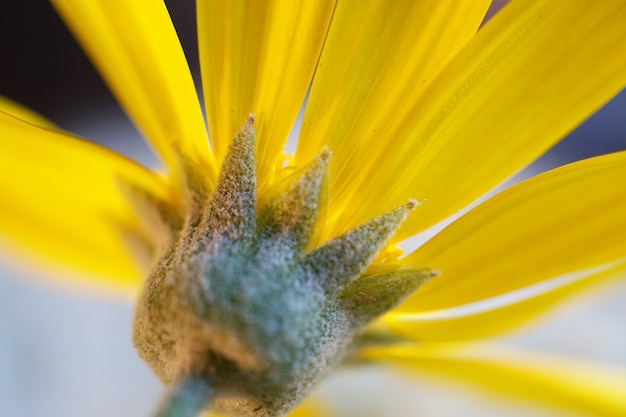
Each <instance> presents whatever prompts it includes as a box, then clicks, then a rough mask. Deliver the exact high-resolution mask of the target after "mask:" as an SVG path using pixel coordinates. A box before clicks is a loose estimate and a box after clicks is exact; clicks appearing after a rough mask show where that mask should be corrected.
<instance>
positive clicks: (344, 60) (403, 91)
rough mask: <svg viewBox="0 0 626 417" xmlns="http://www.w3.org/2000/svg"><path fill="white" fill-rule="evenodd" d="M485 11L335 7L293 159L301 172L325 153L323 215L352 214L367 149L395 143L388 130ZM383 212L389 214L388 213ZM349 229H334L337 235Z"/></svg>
mask: <svg viewBox="0 0 626 417" xmlns="http://www.w3.org/2000/svg"><path fill="white" fill-rule="evenodd" d="M489 3H490V2H489V1H488V0H477V1H464V2H459V1H452V0H449V1H394V2H389V1H385V0H372V1H358V2H357V1H341V2H339V3H338V5H337V9H336V11H335V14H334V16H333V22H332V25H331V28H330V31H329V34H328V39H327V41H326V44H325V46H324V50H323V53H322V56H321V57H320V63H319V66H318V68H317V71H316V73H315V79H314V82H313V85H312V87H311V93H310V97H309V99H308V102H307V107H306V111H305V116H304V121H303V123H302V129H301V132H300V140H299V141H298V150H297V154H296V162H297V163H298V164H300V165H302V164H305V163H307V162H308V161H310V160H311V159H312V158H313V157H314V156H315V155H316V154H317V153H318V152H319V150H320V149H321V148H322V147H323V146H324V145H328V146H329V147H330V149H331V150H332V152H333V159H332V161H331V174H332V175H331V192H330V196H331V199H332V200H331V204H332V206H331V208H332V210H331V212H334V213H336V212H338V211H339V210H347V211H350V212H354V210H351V209H350V208H348V207H345V205H347V204H351V203H349V200H350V198H351V196H352V194H353V193H356V194H358V193H361V192H362V191H363V190H359V191H356V190H355V189H353V188H352V186H353V185H354V184H355V182H356V181H358V180H359V179H361V177H362V172H363V171H364V170H367V169H369V168H370V167H369V166H368V161H370V160H372V157H373V154H372V153H371V150H372V148H373V147H376V144H381V143H382V144H386V145H387V146H391V144H392V142H395V141H397V140H399V138H393V139H392V138H391V137H390V136H389V133H388V131H389V129H390V126H391V125H393V124H394V122H395V121H396V120H398V119H401V118H403V117H406V116H407V115H406V112H407V110H409V109H410V105H411V104H412V103H414V102H415V101H416V100H417V99H418V98H419V97H420V96H421V95H422V94H423V93H424V91H425V90H426V88H427V87H428V86H429V85H430V84H431V82H432V80H433V78H434V77H435V76H436V75H437V74H438V73H439V72H440V71H441V69H442V68H443V67H444V66H445V65H446V64H447V63H448V62H449V61H450V59H451V58H452V57H453V56H454V55H455V54H456V53H457V52H458V50H459V49H460V48H461V47H462V46H463V45H465V44H466V43H467V41H468V40H469V39H471V37H472V36H473V35H474V34H475V32H476V30H477V29H478V27H479V25H480V22H481V21H482V19H483V16H484V15H485V12H486V10H487V8H488V7H489ZM377 149H378V148H377ZM381 168H382V169H385V167H381ZM372 174H373V173H372ZM377 174H378V173H376V174H373V175H377ZM372 180H375V179H374V178H369V179H368V181H372ZM368 193H369V191H368ZM355 198H356V199H357V200H358V199H359V197H358V196H357V197H355ZM407 199H408V198H405V201H406V200H407ZM389 204H390V205H388V207H389V208H391V207H395V206H393V205H391V203H389ZM397 205H399V204H396V206H397ZM377 208H378V207H377ZM371 213H372V212H371V211H370V214H371ZM371 217H373V216H372V215H370V216H368V218H371ZM331 220H332V219H331ZM363 220H366V219H361V221H363ZM357 223H360V222H350V225H347V224H344V223H342V224H341V225H336V226H335V227H336V228H340V229H341V230H340V231H343V230H347V229H348V228H350V226H354V225H355V224H357ZM336 233H337V232H336ZM336 233H335V234H336Z"/></svg>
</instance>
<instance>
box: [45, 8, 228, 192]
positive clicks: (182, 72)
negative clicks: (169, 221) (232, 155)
mask: <svg viewBox="0 0 626 417" xmlns="http://www.w3.org/2000/svg"><path fill="white" fill-rule="evenodd" d="M52 3H53V5H54V6H55V7H56V9H57V11H58V12H59V14H60V15H61V16H62V17H63V18H64V19H65V22H66V23H67V25H68V26H69V27H70V29H72V31H73V32H74V35H75V36H76V38H77V39H78V40H79V41H80V43H81V44H82V46H83V48H84V49H85V51H86V52H87V53H88V55H89V56H90V58H91V60H92V61H93V63H94V65H95V66H96V67H97V68H98V70H99V71H100V74H101V75H102V77H103V78H104V79H105V81H106V82H107V83H108V85H109V88H110V89H111V90H112V91H113V93H114V94H115V96H116V98H117V99H118V101H119V102H120V104H121V105H122V106H123V107H124V108H125V110H126V111H127V112H128V114H129V115H130V117H131V118H132V119H133V120H134V122H135V123H136V124H137V126H138V127H139V129H140V130H141V131H142V133H143V134H144V135H145V136H146V137H147V139H148V140H149V142H150V143H151V144H152V145H153V146H154V148H155V149H156V150H157V152H158V153H159V155H160V156H161V158H163V160H164V161H165V163H166V164H167V165H168V166H170V168H173V169H176V168H177V162H178V161H177V160H176V156H177V153H182V154H183V155H184V156H185V157H187V158H190V159H192V160H193V161H195V162H197V163H199V164H201V166H202V168H203V169H204V170H205V172H206V175H207V180H208V181H210V182H214V181H215V178H216V174H215V170H214V167H213V161H212V155H211V154H210V151H209V144H208V140H207V135H206V131H205V127H204V120H203V118H202V110H201V108H200V104H199V101H198V97H197V94H196V91H195V87H194V84H193V80H192V78H191V73H190V72H189V68H188V66H187V62H186V60H185V56H184V55H183V51H182V48H181V46H180V43H179V41H178V37H177V36H176V32H175V31H174V27H173V25H172V22H171V20H170V18H169V15H168V12H167V9H166V8H165V4H164V3H163V1H160V0H133V1H125V0H113V1H111V0H90V1H83V0H53V1H52Z"/></svg>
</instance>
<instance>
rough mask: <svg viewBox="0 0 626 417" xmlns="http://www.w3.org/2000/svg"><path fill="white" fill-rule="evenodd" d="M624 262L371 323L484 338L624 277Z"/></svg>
mask: <svg viewBox="0 0 626 417" xmlns="http://www.w3.org/2000/svg"><path fill="white" fill-rule="evenodd" d="M624 274H626V262H624V261H622V262H618V263H615V264H610V265H607V266H602V267H598V268H591V269H589V270H587V271H581V272H578V273H575V274H568V275H566V276H562V277H558V278H555V279H551V280H548V281H546V282H544V283H541V284H538V285H535V286H534V287H531V288H527V289H524V290H520V291H517V292H513V293H510V294H506V295H504V296H500V297H494V298H492V299H487V300H483V301H479V302H476V303H470V304H466V305H463V306H458V307H450V308H444V309H441V310H434V311H424V312H418V313H411V312H405V313H402V312H397V311H396V312H392V313H389V314H386V315H385V316H383V317H382V318H381V319H380V320H379V321H378V322H377V323H375V324H374V325H372V326H371V329H372V330H375V329H377V330H380V331H384V332H386V333H396V334H400V335H402V336H403V337H408V338H410V339H413V340H419V341H458V340H466V339H476V338H483V337H487V336H492V335H494V334H498V333H502V332H504V331H508V330H511V329H515V328H517V327H519V326H521V325H524V324H528V323H529V322H531V321H532V320H534V319H537V318H539V317H540V316H541V315H542V314H543V313H545V312H546V311H548V310H549V309H551V308H554V307H555V305H557V304H558V303H560V302H562V301H563V300H565V299H566V298H569V297H573V296H575V295H580V294H584V293H585V291H586V290H588V289H590V288H591V287H593V286H597V285H599V284H600V283H604V282H606V281H609V280H612V279H623V277H624Z"/></svg>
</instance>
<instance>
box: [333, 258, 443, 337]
mask: <svg viewBox="0 0 626 417" xmlns="http://www.w3.org/2000/svg"><path fill="white" fill-rule="evenodd" d="M436 274H437V273H436V272H435V271H433V270H431V269H428V268H411V267H407V266H398V265H376V266H372V267H370V268H369V269H368V271H366V272H365V273H364V274H363V275H361V276H360V277H359V278H357V279H355V280H352V281H351V282H350V283H348V284H347V285H346V286H345V287H344V288H343V290H342V291H341V292H340V293H339V294H338V295H337V296H336V298H335V299H334V300H332V301H330V302H329V305H330V306H331V308H338V309H341V310H343V311H345V313H346V314H347V316H348V318H349V320H350V322H351V324H352V326H353V327H354V328H355V329H359V328H361V327H362V326H364V325H365V324H367V323H369V322H371V321H372V320H374V319H375V318H377V317H378V316H380V315H382V314H384V313H386V312H388V311H389V310H391V309H392V308H393V307H395V306H396V305H398V304H399V303H400V302H401V301H402V300H403V299H404V298H405V297H407V296H408V295H409V294H411V293H412V292H413V291H415V290H416V289H417V288H418V287H419V286H420V285H422V284H423V283H424V282H426V281H427V280H429V279H430V278H432V277H433V276H434V275H436Z"/></svg>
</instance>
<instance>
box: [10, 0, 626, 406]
mask: <svg viewBox="0 0 626 417" xmlns="http://www.w3.org/2000/svg"><path fill="white" fill-rule="evenodd" d="M167 3H168V7H169V8H170V12H171V14H172V18H173V20H174V23H175V25H176V28H177V30H178V33H179V36H180V38H181V40H182V43H183V46H184V47H185V49H186V50H187V51H188V58H189V61H190V65H191V67H192V70H193V71H194V73H195V74H196V75H197V74H198V62H197V57H196V54H195V50H196V47H197V44H196V40H195V17H194V1H193V0H179V1H169V2H167ZM500 3H503V2H502V1H501V2H496V7H497V6H499V4H500ZM0 45H1V47H0V57H1V58H0V59H1V62H2V65H1V66H0V94H2V95H5V96H7V97H9V98H11V99H13V100H15V101H18V102H20V103H22V104H24V105H26V106H27V107H30V108H31V109H34V110H36V111H37V112H39V113H41V114H42V115H44V116H46V117H48V118H49V119H51V120H53V121H54V122H55V123H57V124H58V125H59V126H61V127H62V128H64V129H66V130H68V131H71V132H74V133H76V134H78V135H80V136H83V137H86V138H88V139H89V140H92V141H95V142H98V143H101V144H103V145H105V146H108V147H110V148H113V149H115V150H117V151H119V152H122V153H125V154H126V155H128V156H130V157H132V158H134V159H135V160H138V161H140V162H141V163H143V164H145V165H147V166H152V165H154V163H155V159H154V156H153V154H152V153H151V152H150V150H149V149H148V148H147V147H146V146H145V144H144V143H143V142H142V141H141V138H140V137H139V136H138V134H137V133H136V131H135V129H134V128H133V126H132V124H131V123H130V122H129V121H128V119H127V118H126V116H125V115H124V114H123V112H122V111H121V110H120V108H119V107H118V106H117V104H116V103H115V101H114V99H113V97H112V96H111V94H110V93H109V92H108V90H107V89H106V87H105V86H104V84H103V83H102V81H101V80H100V78H99V77H98V75H97V73H96V72H95V71H94V69H93V67H92V66H91V64H90V63H89V61H88V60H87V59H86V57H85V56H84V55H83V53H82V51H81V50H80V48H79V46H78V45H77V44H76V43H75V41H74V40H73V38H72V37H71V35H70V34H69V32H68V31H67V29H66V28H65V27H64V25H63V23H62V22H61V21H60V20H59V18H58V17H57V15H56V13H55V12H54V10H53V9H52V7H51V6H50V5H49V3H48V2H42V1H40V0H39V1H38V0H21V1H19V2H18V1H15V2H10V1H1V2H0ZM625 110H626V94H624V93H622V94H620V95H618V96H617V97H616V98H615V99H614V100H613V101H612V102H611V103H609V104H608V105H607V106H606V107H605V108H604V109H602V110H601V111H600V112H599V113H597V114H596V115H595V116H594V117H592V118H591V119H590V120H588V121H587V122H586V123H585V124H583V125H582V126H580V127H579V128H578V129H577V130H576V131H575V132H573V133H572V134H571V135H570V136H569V137H568V138H567V139H566V140H564V141H563V142H561V143H560V144H559V145H557V146H556V147H555V148H554V149H553V150H552V151H551V152H550V153H548V154H547V155H546V156H545V157H543V158H542V159H540V160H539V161H537V163H536V164H535V165H534V166H533V167H532V168H531V170H530V171H528V172H537V171H540V170H546V169H549V168H552V167H555V166H558V165H562V164H564V163H567V162H571V161H574V160H578V159H582V158H586V157H589V156H594V155H599V154H603V153H607V152H614V151H618V150H623V149H626V118H625V117H624V112H625ZM1 151H2V150H0V152H1ZM2 259H4V260H5V261H6V259H7V256H6V254H0V260H2ZM29 274H32V273H29V272H26V271H23V270H21V269H19V268H18V267H16V266H15V265H10V263H7V262H3V263H1V264H0V416H29V417H44V416H45V417H52V416H54V417H56V416H63V417H78V416H86V415H89V416H91V417H104V416H119V417H131V416H137V417H142V416H145V417H147V416H149V415H150V412H151V411H152V410H153V409H154V406H155V404H156V402H157V400H158V398H159V396H160V394H161V390H162V388H161V386H160V384H159V382H158V381H157V380H156V378H155V377H153V376H152V374H151V373H150V372H149V370H148V369H147V367H146V366H145V365H144V364H143V362H141V361H140V360H139V359H138V357H137V355H136V354H135V352H134V350H133V348H132V346H131V343H130V329H131V327H130V326H131V319H132V305H130V304H129V303H128V302H127V301H125V300H116V299H107V298H98V297H96V296H94V295H88V296H85V295H84V294H78V293H72V292H66V291H61V290H59V289H57V288H54V287H52V286H46V285H44V284H42V283H41V282H39V281H38V280H37V279H36V277H33V276H28V275H29ZM24 278H26V279H24ZM624 317H626V283H624V282H621V283H620V282H616V283H613V284H610V285H607V286H605V287H604V288H598V289H597V290H596V291H594V292H593V293H589V294H586V295H585V297H583V298H578V299H575V300H572V301H571V302H569V303H567V304H565V305H564V306H562V307H561V308H559V309H557V310H556V311H554V313H552V314H551V315H550V316H548V317H546V319H545V320H543V321H542V322H541V323H539V324H535V325H533V326H531V327H529V328H525V329H522V330H520V331H519V332H517V333H514V334H510V335H505V336H504V337H503V339H504V340H506V341H507V342H509V343H513V344H518V345H524V346H531V347H537V348H541V349H545V350H548V351H553V352H554V351H556V352H566V353H569V354H572V355H577V356H580V357H585V358H598V359H601V360H603V361H612V362H618V363H621V364H623V365H626V324H624V323H623V318H624ZM581 329H585V330H584V333H583V332H582V330H581ZM389 375H390V374H388V373H387V372H385V371H381V370H377V369H369V370H364V371H348V372H345V373H344V374H342V375H338V376H334V377H332V378H331V379H330V380H329V381H328V382H327V383H325V384H324V385H323V386H322V387H321V389H320V392H321V395H330V396H333V397H334V398H335V399H336V400H337V404H336V407H337V410H338V415H342V416H370V415H371V416H380V417H391V416H398V415H407V416H424V417H430V416H459V415H464V416H468V415H477V416H478V415H480V416H494V417H495V416H527V415H530V414H532V415H537V416H551V415H557V414H554V413H553V412H549V411H545V410H542V409H541V408H536V407H534V406H532V405H528V404H522V403H518V402H514V401H512V400H511V399H504V398H499V399H498V398H495V399H494V398H491V397H489V396H488V395H487V394H485V393H483V392H480V391H475V390H474V389H473V388H471V387H469V388H468V387H465V386H463V385H449V384H447V383H444V382H442V381H439V380H423V381H415V380H410V379H407V378H402V379H398V378H395V377H394V378H391V377H389ZM346 387H349V390H347V389H346ZM468 410H473V412H474V413H475V414H470V413H469V412H468Z"/></svg>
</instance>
